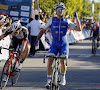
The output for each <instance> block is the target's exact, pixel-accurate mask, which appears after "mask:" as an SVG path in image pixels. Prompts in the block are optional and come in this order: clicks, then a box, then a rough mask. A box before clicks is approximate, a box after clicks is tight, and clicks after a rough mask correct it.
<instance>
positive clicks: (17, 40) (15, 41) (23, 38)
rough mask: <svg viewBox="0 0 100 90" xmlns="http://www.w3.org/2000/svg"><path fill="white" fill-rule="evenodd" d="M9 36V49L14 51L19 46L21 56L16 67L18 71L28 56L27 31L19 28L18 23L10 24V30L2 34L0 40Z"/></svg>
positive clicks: (22, 27)
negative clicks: (10, 36)
mask: <svg viewBox="0 0 100 90" xmlns="http://www.w3.org/2000/svg"><path fill="white" fill-rule="evenodd" d="M9 34H11V35H12V39H11V43H10V47H9V48H13V49H15V50H16V48H17V46H18V45H21V54H20V55H19V57H18V59H19V61H20V63H19V65H18V66H17V68H18V69H21V68H22V63H23V61H24V60H25V58H26V57H27V56H28V54H29V50H30V43H29V42H28V30H27V28H25V27H24V26H21V23H20V22H19V21H16V22H14V23H12V25H11V28H10V29H8V30H7V31H6V32H5V33H4V34H2V35H1V36H0V40H1V39H3V38H4V37H6V36H7V35H9Z"/></svg>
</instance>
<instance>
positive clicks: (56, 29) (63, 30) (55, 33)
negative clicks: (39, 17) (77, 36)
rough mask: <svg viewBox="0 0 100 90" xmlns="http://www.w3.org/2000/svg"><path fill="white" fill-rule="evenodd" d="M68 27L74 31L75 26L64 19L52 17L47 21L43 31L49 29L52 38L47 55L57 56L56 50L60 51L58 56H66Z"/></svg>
mask: <svg viewBox="0 0 100 90" xmlns="http://www.w3.org/2000/svg"><path fill="white" fill-rule="evenodd" d="M68 27H70V28H72V29H74V28H75V24H73V23H72V22H71V21H70V20H68V19H65V18H62V19H58V18H57V17H53V18H50V19H49V20H48V22H47V24H46V26H44V29H45V30H46V29H48V28H51V33H52V37H53V41H52V45H51V47H50V50H49V53H52V54H54V55H57V53H58V50H59V49H60V51H61V52H60V55H68V51H69V47H68V41H67V36H66V35H67V29H68Z"/></svg>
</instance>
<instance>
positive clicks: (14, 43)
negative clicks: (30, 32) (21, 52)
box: [9, 37, 24, 50]
mask: <svg viewBox="0 0 100 90" xmlns="http://www.w3.org/2000/svg"><path fill="white" fill-rule="evenodd" d="M23 40H24V39H18V38H16V37H13V38H12V40H11V43H10V47H9V48H13V49H14V50H16V48H17V46H18V45H22V41H23Z"/></svg>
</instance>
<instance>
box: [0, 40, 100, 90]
mask: <svg viewBox="0 0 100 90" xmlns="http://www.w3.org/2000/svg"><path fill="white" fill-rule="evenodd" d="M69 48H70V55H69V59H68V71H67V74H66V81H67V84H66V85H65V86H60V90H97V89H98V90H100V47H99V48H98V49H97V53H96V55H92V54H91V41H90V40H83V41H79V42H78V43H76V44H74V45H70V46H69ZM44 53H47V52H37V53H36V55H37V56H36V57H28V58H27V59H26V61H25V62H24V64H23V68H22V70H21V73H20V77H19V80H18V83H17V84H16V85H15V86H12V85H11V82H10V80H9V82H8V85H7V87H6V88H5V90H47V89H45V84H46V64H47V60H46V63H45V64H44V63H43V55H44ZM4 62H5V61H2V62H0V75H1V70H2V67H3V65H4Z"/></svg>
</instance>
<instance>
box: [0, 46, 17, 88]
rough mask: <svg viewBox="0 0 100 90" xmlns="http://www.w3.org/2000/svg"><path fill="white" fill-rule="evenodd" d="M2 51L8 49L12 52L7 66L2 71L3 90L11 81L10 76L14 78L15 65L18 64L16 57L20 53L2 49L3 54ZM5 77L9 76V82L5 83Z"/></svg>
mask: <svg viewBox="0 0 100 90" xmlns="http://www.w3.org/2000/svg"><path fill="white" fill-rule="evenodd" d="M1 49H6V50H9V51H10V55H9V58H8V60H7V61H6V62H5V65H4V67H3V70H2V75H1V89H2V88H4V87H5V86H6V85H7V82H8V80H9V78H10V76H11V77H13V76H14V73H13V72H14V69H15V65H14V64H16V63H17V62H18V59H17V57H16V56H17V55H19V52H18V51H14V50H13V49H8V48H3V47H0V53H1ZM15 55H16V56H15ZM13 59H14V62H13ZM13 63H14V64H13ZM4 75H7V81H6V82H3V80H2V79H3V77H4Z"/></svg>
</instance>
